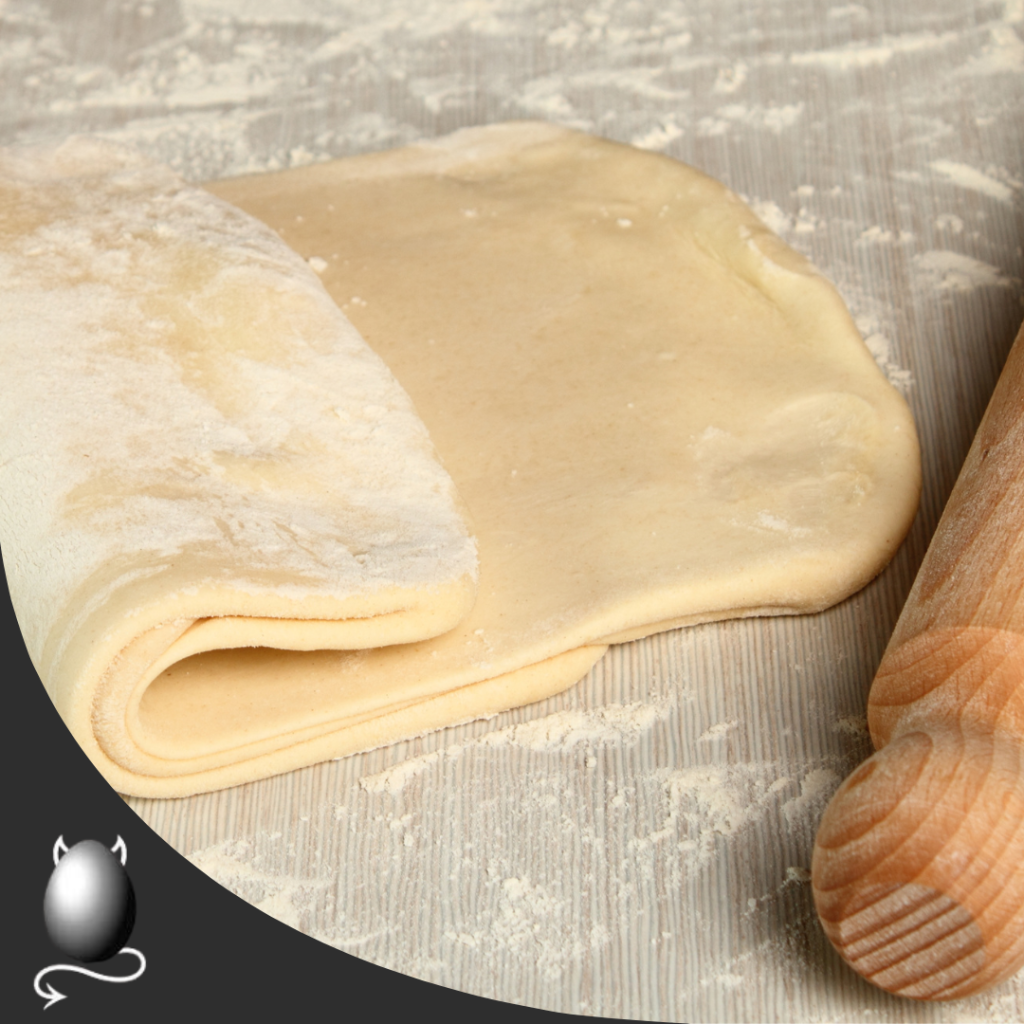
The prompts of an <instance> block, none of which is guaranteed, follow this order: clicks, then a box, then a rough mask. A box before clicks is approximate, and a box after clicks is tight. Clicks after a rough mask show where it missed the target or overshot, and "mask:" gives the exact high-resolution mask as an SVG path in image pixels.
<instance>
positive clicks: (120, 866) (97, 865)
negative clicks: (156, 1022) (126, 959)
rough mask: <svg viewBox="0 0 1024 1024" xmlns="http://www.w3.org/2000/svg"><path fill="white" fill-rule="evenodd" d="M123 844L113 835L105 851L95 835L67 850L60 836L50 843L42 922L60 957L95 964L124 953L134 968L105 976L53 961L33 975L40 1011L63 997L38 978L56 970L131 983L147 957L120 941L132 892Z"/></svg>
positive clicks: (130, 915) (130, 919) (126, 932)
mask: <svg viewBox="0 0 1024 1024" xmlns="http://www.w3.org/2000/svg"><path fill="white" fill-rule="evenodd" d="M127 860H128V847H127V846H125V843H124V840H123V839H122V838H121V837H120V836H118V837H117V842H116V843H115V844H114V845H113V847H112V848H110V849H108V848H107V847H106V846H104V845H103V844H102V843H98V842H96V840H95V839H83V840H82V841H81V842H80V843H75V845H74V846H72V847H71V849H68V847H67V846H66V845H65V843H64V837H63V836H60V837H59V838H58V839H57V842H55V843H54V844H53V873H52V874H51V875H50V881H49V882H48V883H47V886H46V894H45V896H44V897H43V920H44V922H45V923H46V933H47V934H48V935H49V936H50V941H51V942H52V943H53V944H54V945H55V946H56V947H57V948H58V949H59V950H60V951H61V952H62V953H64V954H65V955H67V956H69V957H73V958H74V959H76V960H80V961H82V962H83V963H98V962H100V961H103V960H109V959H111V958H112V957H114V956H117V955H118V954H121V953H124V954H127V955H129V956H132V957H135V958H136V959H137V960H138V963H139V966H138V968H137V969H136V970H135V972H134V973H133V974H129V975H110V974H101V973H99V972H98V971H91V970H89V969H87V968H85V967H79V966H78V965H77V964H52V965H51V966H49V967H44V968H43V969H42V970H41V971H40V972H39V973H38V974H37V975H36V979H35V990H36V993H37V994H38V995H39V996H41V997H42V998H43V999H45V1000H46V1005H45V1006H43V1009H44V1010H48V1009H49V1008H50V1007H51V1006H53V1004H54V1003H57V1002H59V1001H60V1000H62V999H67V996H65V995H64V993H63V992H58V991H57V990H56V989H55V988H54V987H53V985H52V984H50V982H47V983H46V985H45V987H44V986H43V978H44V977H45V976H46V975H48V974H53V973H55V972H56V971H71V972H73V973H75V974H84V975H85V976H86V977H89V978H95V979H97V980H98V981H114V982H126V981H135V979H136V978H139V977H141V976H142V972H143V971H145V969H146V958H145V957H144V956H143V955H142V954H141V953H140V952H139V951H138V950H137V949H130V948H128V947H127V946H126V945H125V943H126V942H127V941H128V937H129V936H130V935H131V931H132V927H133V926H134V924H135V890H134V889H133V888H132V883H131V880H130V879H129V878H128V872H127V871H125V868H124V866H125V863H126V862H127Z"/></svg>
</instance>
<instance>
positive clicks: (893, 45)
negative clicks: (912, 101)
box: [789, 32, 960, 71]
mask: <svg viewBox="0 0 1024 1024" xmlns="http://www.w3.org/2000/svg"><path fill="white" fill-rule="evenodd" d="M959 40H960V35H959V33H957V32H942V33H940V34H936V33H934V32H921V33H916V34H907V35H899V36H883V37H882V39H881V41H880V42H879V43H876V44H872V43H851V44H849V45H847V46H839V47H836V48H834V49H831V50H811V51H809V52H806V53H794V54H791V55H790V58H789V59H790V63H792V64H796V65H798V66H802V67H821V68H826V69H828V70H830V71H850V70H853V69H855V68H872V67H878V66H880V65H882V64H888V63H889V61H891V60H892V59H893V57H895V56H896V55H897V54H906V53H919V52H921V51H923V50H934V49H938V48H941V47H944V46H950V45H952V44H954V43H956V42H958V41H959Z"/></svg>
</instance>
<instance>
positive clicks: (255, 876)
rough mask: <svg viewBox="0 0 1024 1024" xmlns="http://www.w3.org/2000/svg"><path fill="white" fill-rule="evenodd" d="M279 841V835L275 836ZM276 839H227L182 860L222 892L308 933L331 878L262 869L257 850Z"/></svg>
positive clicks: (268, 837)
mask: <svg viewBox="0 0 1024 1024" xmlns="http://www.w3.org/2000/svg"><path fill="white" fill-rule="evenodd" d="M276 835H277V838H280V835H281V834H280V833H277V834H276ZM274 838H275V837H274V836H273V835H267V834H266V833H263V834H261V835H260V837H259V840H258V841H257V840H253V841H247V840H242V839H229V840H227V841H226V842H222V843H218V844H216V845H215V846H210V847H207V848H206V849H204V850H197V851H196V852H195V853H192V854H190V855H189V856H188V857H186V858H185V859H186V860H188V861H189V862H190V863H192V864H194V865H195V866H196V867H197V868H199V870H200V871H202V872H203V873H204V874H206V875H209V876H210V878H212V879H213V880H214V881H215V882H217V883H218V884H219V885H222V886H223V887H224V888H225V889H227V890H229V891H230V892H233V893H234V894H235V895H236V896H239V897H241V898H242V899H243V900H245V901H246V902H247V903H250V904H252V905H253V906H254V907H255V908H256V909H257V910H262V911H263V912H264V913H266V914H269V915H270V916H271V917H273V918H276V919H277V920H278V921H281V922H283V923H284V924H286V925H289V926H290V927H292V928H296V929H298V930H300V931H309V917H310V910H311V908H312V907H313V905H314V904H315V903H316V901H317V899H318V898H319V897H321V896H322V895H323V894H324V893H325V892H326V891H327V889H328V888H329V887H330V885H331V877H330V874H329V873H328V874H327V875H326V876H323V875H321V876H320V877H317V878H316V879H313V880H307V879H300V878H295V877H292V876H289V875H282V874H279V873H277V872H275V871H271V870H270V869H269V868H268V869H263V868H261V866H260V864H261V861H262V860H263V859H264V858H263V857H261V855H260V852H259V851H260V850H261V849H262V848H263V847H265V846H266V843H267V841H272V840H273V839H274Z"/></svg>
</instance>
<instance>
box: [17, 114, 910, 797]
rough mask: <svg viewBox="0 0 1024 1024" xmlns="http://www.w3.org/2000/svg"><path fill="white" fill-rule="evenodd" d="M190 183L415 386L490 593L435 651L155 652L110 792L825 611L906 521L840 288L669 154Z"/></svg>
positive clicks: (883, 555) (896, 420)
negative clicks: (282, 257)
mask: <svg viewBox="0 0 1024 1024" xmlns="http://www.w3.org/2000/svg"><path fill="white" fill-rule="evenodd" d="M208 187H209V189H210V191H212V192H214V193H215V194H216V195H218V196H220V197H221V198H223V199H225V200H227V201H228V202H229V203H231V204H234V205H235V206H237V207H239V208H241V209H242V210H245V211H247V212H248V213H250V214H252V215H253V216H255V217H257V218H258V219H260V220H261V221H263V222H264V223H265V224H267V225H268V226H269V227H270V228H272V229H274V230H275V231H277V232H278V233H279V234H280V235H281V236H282V237H283V239H284V240H285V242H287V243H288V245H289V246H291V247H292V248H293V249H294V250H295V251H296V252H298V253H299V254H301V255H302V256H303V257H305V258H306V259H307V260H309V261H310V262H311V264H312V265H313V266H314V267H316V268H317V269H318V270H319V271H320V272H321V280H322V281H323V284H324V285H325V287H326V289H327V291H328V292H329V293H330V294H331V296H332V297H333V298H334V300H335V301H336V302H337V304H338V305H339V306H340V307H341V308H342V310H343V311H344V312H345V314H346V315H347V316H348V317H349V318H350V320H351V321H352V323H353V324H355V326H356V327H357V328H358V330H359V331H360V333H361V334H362V335H363V337H364V338H365V339H366V341H367V342H368V343H369V345H370V347H371V348H372V349H373V350H374V351H376V352H377V353H378V354H379V355H380V356H381V357H382V358H383V360H384V361H385V363H387V364H388V366H389V367H390V368H391V370H392V371H393V373H394V374H395V376H396V377H397V379H398V381H399V382H400V383H401V385H402V386H403V387H404V388H405V390H406V391H407V392H408V393H409V395H410V396H411V398H412V401H413V404H414V406H415V408H416V411H417V412H418V414H419V415H420V417H421V418H422V420H423V422H424V423H425V424H426V426H427V429H428V430H429V433H430V436H431V438H432V439H433V442H434V444H435V445H436V448H437V451H438V453H439V455H440V457H441V460H442V462H443V464H444V466H445V468H446V469H447V470H448V472H449V473H450V474H451V476H452V478H453V479H454V481H455V484H456V487H457V488H458V491H459V493H460V494H461V496H462V498H463V499H464V501H465V503H466V506H467V507H468V510H469V516H470V519H471V521H472V525H473V529H474V531H475V533H476V537H477V540H478V544H479V558H480V576H479V588H478V594H477V600H476V603H475V605H474V606H473V608H472V610H471V611H470V612H469V613H468V615H466V616H465V617H464V618H463V619H462V620H461V621H460V622H459V623H458V625H456V626H455V627H454V628H452V629H450V630H449V631H448V632H446V633H444V634H443V635H439V636H436V637H434V638H431V639H423V640H419V641H416V642H411V643H403V644H396V645H392V646H385V647H374V648H372V649H370V648H369V645H367V649H362V650H347V651H346V650H326V649H320V650H310V651H308V652H295V651H282V650H274V649H269V648H271V647H272V646H274V645H271V644H268V646H267V647H266V648H258V649H246V650H228V651H224V650H216V651H213V650H211V651H210V652H209V653H199V654H196V655H194V656H191V657H187V658H184V659H183V660H180V661H175V662H174V663H173V664H168V665H167V666H166V667H165V669H164V671H162V672H161V674H159V675H158V676H157V677H156V678H155V679H154V680H153V682H152V683H150V684H149V685H148V686H147V687H145V688H142V689H139V688H137V689H136V690H135V691H133V694H134V696H133V698H132V702H130V703H129V706H128V708H127V719H128V722H129V727H130V730H131V732H132V735H133V737H134V739H135V743H136V747H137V749H138V750H140V751H144V752H145V756H146V757H147V758H148V759H149V760H148V762H146V763H145V764H144V763H143V760H144V759H142V758H140V760H139V767H138V768H135V769H133V777H132V779H131V780H130V781H131V785H130V786H129V785H124V784H122V786H121V788H124V789H127V790H128V791H130V792H135V793H139V794H141V795H153V796H161V795H166V796H171V795H181V794H184V793H188V792H194V791H197V790H201V789H210V788H215V787H217V786H223V785H229V784H233V783H236V782H241V781H246V780H248V779H252V778H257V777H261V776H265V775H268V774H271V773H273V772H277V771H283V770H287V769H289V768H293V767H298V766H300V765H304V764H309V763H311V762H313V761H316V760H320V759H323V758H328V757H337V756H340V755H343V754H346V753H350V752H353V751H356V750H360V749H366V748H369V747H372V746H375V745H378V744H382V743H387V742H391V741H393V740H397V739H399V738H402V737H405V736H410V735H415V734H417V733H422V732H424V731H427V730H429V729H433V728H437V727H440V726H444V725H448V724H453V723H455V722H459V721H464V720H467V719H470V718H473V717H476V716H479V715H484V714H489V713H493V712H496V711H499V710H503V709H505V708H508V707H513V706H516V705H520V704H525V703H529V702H531V701H534V700H538V699H540V698H542V697H545V696H548V695H550V694H552V693H555V692H557V691H559V690H561V689H563V688H565V687H567V686H569V685H571V684H572V683H574V682H575V681H577V680H578V679H579V678H580V677H581V676H582V675H583V674H585V672H586V671H587V669H588V668H589V667H590V666H591V665H592V664H593V663H594V662H595V661H596V660H597V659H598V658H599V657H600V655H601V654H602V653H603V651H604V650H605V649H606V645H607V644H609V643H612V642H620V641H624V640H629V639H633V638H637V637H642V636H645V635H647V634H650V633H653V632H657V631H659V630H663V629H669V628H673V627H675V626H680V625H686V624H691V623H696V622H703V621H709V620H715V619H722V618H729V617H735V616H744V615H763V614H781V613H792V612H809V611H816V610H820V609H822V608H825V607H827V606H828V605H831V604H833V603H835V602H837V601H840V600H842V599H843V598H845V597H846V596H848V595H849V594H851V593H853V592H854V591H856V590H857V589H859V588H860V587H862V586H863V585H864V584H865V583H867V582H868V581H869V580H870V579H871V578H872V577H873V576H874V575H875V574H877V573H878V572H879V571H880V570H881V568H882V567H883V566H884V565H885V564H886V563H887V562H888V560H889V559H890V557H891V556H892V554H893V552H894V551H895V549H896V547H897V546H898V544H899V542H900V541H901V539H902V537H903V536H904V534H905V532H906V530H907V529H908V528H909V525H910V522H911V520H912V517H913V514H914V510H915V508H916V503H917V498H918V493H919V485H920V474H919V456H918V448H917V440H916V434H915V431H914V427H913V423H912V421H911V418H910V415H909V412H908V410H907V407H906V405H905V403H904V402H903V400H902V398H901V397H900V396H899V395H898V393H897V392H896V391H895V390H894V389H893V388H892V387H891V386H890V385H889V384H888V383H887V382H886V381H885V379H884V377H883V376H882V374H881V373H880V371H879V370H878V369H877V367H876V365H875V363H874V361H873V360H872V358H871V356H870V354H869V353H868V351H867V349H866V347H865V346H864V345H863V343H862V341H861V339H860V337H859V335H858V333H857V331H856V329H855V327H854V325H853V323H852V321H851V319H850V317H849V315H848V313H847V311H846V309H845V307H844V305H843V303H842V301H841V299H840V298H839V296H838V295H837V294H836V292H835V290H834V289H833V288H832V287H831V285H829V284H828V283H827V282H826V281H825V280H824V279H823V278H821V277H820V276H819V275H818V274H817V273H816V272H815V271H814V269H813V268H812V267H811V266H810V265H809V264H808V263H807V262H806V260H804V259H803V258H802V257H800V256H799V255H797V254H796V253H794V252H793V251H792V250H790V249H789V248H787V247H786V246H785V245H784V244H783V243H782V242H781V241H780V240H779V239H778V238H776V237H775V236H774V235H772V234H771V233H770V232H769V231H768V230H767V229H766V228H765V227H764V226H763V225H762V224H761V223H760V222H759V221H758V220H757V219H756V218H755V217H754V215H753V214H752V213H751V212H750V210H749V209H748V208H747V207H746V206H745V205H744V204H743V203H742V202H741V201H740V200H739V199H738V198H736V197H735V196H734V195H733V194H732V193H730V192H729V191H728V190H727V189H725V188H724V187H723V186H722V185H720V184H718V183H717V182H715V181H713V180H711V179H709V178H707V177H706V176H704V175H702V174H700V173H699V172H697V171H695V170H693V169H691V168H688V167H686V166H685V165H682V164H680V163H678V162H676V161H673V160H671V159H668V158H665V157H661V156H657V155H653V154H649V153H645V152H642V151H639V150H635V149H632V148H629V147H626V146H621V145H617V144H613V143H610V142H606V141H603V140H599V139H596V138H593V137H590V136H586V135H583V134H580V133H577V132H572V131H569V130H565V129H560V128H555V127H552V126H548V125H540V124H509V125H500V126H492V127H488V128H480V129H469V130H466V131H463V132H460V133H457V134H456V135H454V136H450V137H449V138H447V139H444V140H440V141H439V142H435V143H431V144H422V145H417V146H413V147H409V148H406V149H403V150H396V151H392V152H387V153H382V154H374V155H368V156H361V157H355V158H350V159H346V160H341V161H336V162H333V163H329V164H323V165H317V166H312V167H307V168H303V169H299V170H294V171H288V172H284V173H281V174H275V175H260V176H255V177H250V178H241V179H235V180H232V181H223V182H218V183H215V184H212V185H210V186H208ZM4 551H5V557H6V541H5V548H4ZM207 628H208V629H210V630H211V631H212V630H215V629H219V630H221V631H222V633H224V636H223V637H222V642H221V643H220V645H219V646H220V647H222V648H226V647H232V646H233V644H232V643H231V641H230V633H231V631H232V630H233V628H234V626H233V624H232V623H231V622H230V621H226V622H222V623H217V622H216V620H210V623H209V624H208V626H207ZM210 646H211V647H213V646H215V645H213V644H211V645H210ZM325 646H326V645H325ZM140 658H141V660H142V661H146V658H147V655H146V654H145V653H144V652H143V653H142V654H141V655H140ZM285 673H287V679H288V685H287V686H282V685H281V682H280V681H281V679H282V677H283V675H284V674H285ZM111 708H113V709H114V711H115V712H116V708H117V705H116V703H115V704H112V705H111ZM94 717H96V715H95V714H94ZM157 768H159V771H157V770H156V769H157Z"/></svg>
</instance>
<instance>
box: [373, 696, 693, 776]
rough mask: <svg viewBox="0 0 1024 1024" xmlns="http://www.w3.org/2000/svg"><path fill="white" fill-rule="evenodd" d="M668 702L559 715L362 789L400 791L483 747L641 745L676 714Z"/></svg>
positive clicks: (414, 762) (432, 757) (447, 750)
mask: <svg viewBox="0 0 1024 1024" xmlns="http://www.w3.org/2000/svg"><path fill="white" fill-rule="evenodd" d="M673 707H674V705H673V704H672V703H671V702H669V701H660V702H649V703H636V704H609V705H606V706H605V707H602V708H596V709H594V710H592V711H583V710H578V711H577V710H571V711H556V712H555V713H554V714H551V715H547V716H546V717H544V718H538V719H536V720H534V721H529V722H522V723H520V724H519V725H513V726H510V727H508V728H506V729H499V730H498V731H497V732H492V733H487V734H486V735H484V736H481V737H480V738H479V739H477V740H473V741H471V742H469V743H464V744H452V745H450V746H446V747H442V748H441V749H439V750H435V751H433V752H431V753H429V754H421V755H420V756H419V757H413V758H410V759H408V760H406V761H402V762H400V763H399V764H396V765H394V766H393V767H391V768H388V769H386V770H385V771H383V772H378V773H376V774H375V775H368V776H364V777H363V778H361V779H360V780H359V785H360V786H361V787H362V789H363V790H365V791H366V792H368V793H389V794H391V795H395V794H398V793H400V792H401V791H402V790H403V788H404V787H405V785H406V783H407V782H409V781H410V780H412V779H414V778H416V777H417V776H419V775H422V774H423V773H424V772H425V771H427V769H429V768H432V767H433V766H435V765H439V764H441V763H442V762H450V761H454V760H456V759H458V758H459V757H461V756H462V755H463V754H464V753H466V751H468V750H470V749H474V748H476V749H479V748H482V747H504V746H508V747H524V748H527V749H529V750H535V751H540V752H545V753H561V752H563V751H566V750H569V749H571V748H573V747H578V746H581V745H586V747H587V748H588V749H592V748H594V747H598V746H607V745H611V744H615V745H619V744H629V743H636V742H638V741H639V740H640V739H641V737H642V736H643V735H644V734H645V733H646V732H648V731H649V730H650V729H652V728H653V727H654V726H655V725H656V724H657V723H658V722H660V721H663V720H664V719H665V718H667V717H668V715H669V714H670V713H671V711H672V710H673Z"/></svg>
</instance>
